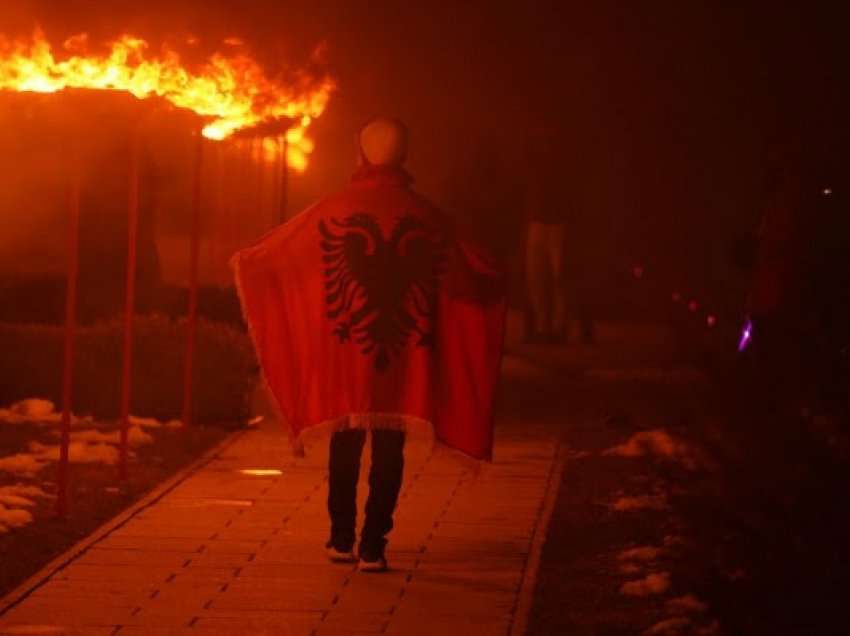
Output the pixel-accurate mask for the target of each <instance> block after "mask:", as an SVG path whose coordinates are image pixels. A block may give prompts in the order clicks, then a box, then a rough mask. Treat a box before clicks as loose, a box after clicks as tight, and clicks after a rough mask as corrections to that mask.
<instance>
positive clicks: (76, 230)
mask: <svg viewBox="0 0 850 636" xmlns="http://www.w3.org/2000/svg"><path fill="white" fill-rule="evenodd" d="M72 161H73V166H72V167H71V185H70V189H69V196H68V253H67V262H68V264H67V281H68V282H67V287H66V291H65V352H64V366H63V372H62V438H61V441H60V445H59V474H58V478H57V486H58V489H59V492H58V493H57V498H56V515H57V516H58V517H59V518H61V519H64V518H66V517H67V516H68V464H69V456H68V455H69V453H68V448H69V446H70V442H71V418H72V412H73V379H74V333H75V331H76V321H77V279H78V277H79V256H80V254H79V251H80V179H81V176H80V158H79V156H78V155H76V154H75V155H74V157H73V159H72Z"/></svg>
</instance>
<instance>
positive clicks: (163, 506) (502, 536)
mask: <svg viewBox="0 0 850 636" xmlns="http://www.w3.org/2000/svg"><path fill="white" fill-rule="evenodd" d="M326 446H327V442H326V438H320V437H316V438H315V439H314V440H312V441H308V445H307V457H306V458H295V457H294V456H293V455H292V453H291V452H290V450H289V447H288V443H287V442H286V439H285V437H284V436H283V435H282V434H280V432H279V431H278V430H277V427H276V426H274V425H271V424H270V425H266V426H262V427H260V428H259V429H256V430H252V431H249V432H247V433H245V434H243V435H241V436H240V437H239V438H238V439H237V440H236V441H234V443H233V444H231V445H230V446H229V447H227V448H226V449H224V450H223V451H221V452H220V453H219V454H218V455H217V456H215V457H214V458H213V459H212V460H211V461H210V462H208V463H206V464H205V465H203V466H202V467H201V468H199V469H198V470H197V471H195V472H193V473H191V474H189V475H188V476H187V477H186V478H185V479H184V480H183V481H181V482H180V483H178V484H177V485H176V487H174V488H173V489H171V490H170V491H169V492H167V493H165V494H164V496H162V497H161V498H160V499H158V500H157V501H156V502H154V503H153V504H152V505H150V506H147V507H145V508H143V509H141V510H139V511H138V512H137V513H136V514H134V515H133V516H132V517H131V518H129V520H127V521H126V522H125V523H124V524H123V525H121V526H120V527H117V528H116V529H114V530H113V531H111V532H109V533H108V534H106V536H104V537H102V538H100V539H99V540H97V541H96V542H95V543H93V544H92V545H90V546H88V547H87V548H86V549H85V550H84V551H83V552H82V553H81V554H79V555H78V556H77V557H75V558H74V559H73V560H72V561H71V562H70V563H68V564H67V565H66V566H65V567H63V568H61V569H59V570H58V571H55V572H54V573H52V574H51V575H50V577H49V579H47V580H46V582H44V583H43V584H41V585H40V586H39V587H37V588H36V589H35V590H34V591H33V592H32V593H31V594H30V595H29V596H27V597H26V598H25V599H24V600H23V601H22V602H20V603H19V604H17V605H15V606H14V607H12V608H10V609H9V610H8V611H7V612H6V613H5V614H4V615H3V616H2V617H0V634H20V633H28V634H31V633H57V634H91V635H92V636H98V635H100V634H104V635H116V634H117V635H120V636H131V635H139V634H162V635H165V636H168V635H171V634H187V635H188V634H234V635H235V634H239V635H250V634H256V635H260V634H268V635H272V634H274V635H281V636H295V635H304V636H308V635H312V636H327V635H334V634H340V635H344V634H388V635H396V636H401V635H405V636H417V635H419V634H429V635H430V634H446V635H448V634H464V635H465V636H485V635H490V634H492V635H494V636H495V635H498V636H505V635H506V634H510V633H512V632H511V629H512V625H514V623H515V622H517V621H518V622H519V623H521V622H522V617H519V619H518V616H517V607H518V605H521V603H520V592H521V590H523V589H525V590H528V580H527V579H528V572H527V564H528V561H529V559H528V556H529V553H530V551H531V549H532V538H533V535H534V531H535V528H536V527H537V526H538V522H539V520H540V518H541V511H542V509H543V502H544V499H545V497H546V493H547V489H548V488H549V485H550V475H551V474H552V471H553V470H554V467H555V466H556V463H557V461H556V460H557V455H558V445H557V441H556V440H555V439H554V438H553V437H552V436H551V435H549V434H546V433H545V432H542V431H538V432H534V430H533V429H532V430H528V429H523V430H520V427H516V426H515V427H506V428H505V430H504V431H500V433H499V435H498V438H497V446H496V460H495V462H494V463H493V464H477V463H473V462H471V461H469V460H466V459H464V458H461V457H459V456H457V455H455V454H453V453H451V452H449V451H445V450H442V449H439V448H437V449H435V448H434V446H433V444H432V443H431V441H430V438H429V436H428V434H427V432H426V431H418V430H417V431H413V432H411V435H410V439H409V442H408V445H407V448H406V458H407V465H406V470H405V485H404V489H403V491H402V494H401V500H400V504H399V509H398V512H397V516H396V529H395V530H394V531H393V532H392V534H391V535H390V544H389V548H388V554H387V556H388V559H389V561H390V566H391V568H392V569H391V571H390V572H388V573H385V574H377V575H376V574H364V573H358V572H357V571H356V569H355V568H354V567H353V566H350V565H335V564H330V563H328V562H327V560H326V557H325V554H324V549H323V544H324V541H325V539H326V536H327V532H328V521H327V513H326V510H325V499H326V495H327V482H326V462H327V448H326ZM367 448H368V447H367ZM368 454H369V453H368V450H367V451H366V452H365V453H364V460H366V461H364V467H363V469H364V471H366V470H368ZM269 468H271V469H279V470H280V471H281V474H280V475H274V474H273V475H263V474H259V475H255V474H246V473H244V472H241V471H245V470H251V469H269ZM364 477H365V475H364ZM556 481H557V480H556ZM553 483H554V482H553ZM364 486H365V481H361V488H360V492H359V495H360V500H361V510H362V503H363V500H364V498H365V495H366V492H365V490H366V488H365V487H364ZM524 581H525V583H526V584H525V586H523V582H524ZM514 626H515V625H514Z"/></svg>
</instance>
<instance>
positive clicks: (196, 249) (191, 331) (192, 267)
mask: <svg viewBox="0 0 850 636" xmlns="http://www.w3.org/2000/svg"><path fill="white" fill-rule="evenodd" d="M203 160H204V137H203V135H201V132H200V131H198V133H197V141H196V148H195V165H194V168H193V177H192V180H193V184H192V238H191V249H190V254H189V259H190V263H189V315H188V318H187V323H186V359H185V366H184V371H185V376H184V378H183V423H184V424H185V425H186V426H191V424H192V379H193V378H194V365H195V334H196V331H197V327H198V260H199V255H200V243H201V171H202V168H203Z"/></svg>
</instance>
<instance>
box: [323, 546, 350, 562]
mask: <svg viewBox="0 0 850 636" xmlns="http://www.w3.org/2000/svg"><path fill="white" fill-rule="evenodd" d="M328 559H329V560H330V562H331V563H357V557H356V556H354V554H346V553H345V552H338V551H337V550H333V549H330V550H328Z"/></svg>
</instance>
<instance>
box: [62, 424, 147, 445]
mask: <svg viewBox="0 0 850 636" xmlns="http://www.w3.org/2000/svg"><path fill="white" fill-rule="evenodd" d="M71 441H72V442H88V443H90V444H120V443H121V431H111V432H109V433H104V432H102V431H98V430H95V429H90V430H85V431H75V432H73V433H71ZM152 442H153V436H152V435H150V433H146V432H145V431H143V430H142V428H141V427H140V426H131V427H130V428H129V429H127V444H128V445H129V446H133V447H135V446H143V445H145V444H151V443H152Z"/></svg>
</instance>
